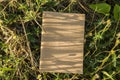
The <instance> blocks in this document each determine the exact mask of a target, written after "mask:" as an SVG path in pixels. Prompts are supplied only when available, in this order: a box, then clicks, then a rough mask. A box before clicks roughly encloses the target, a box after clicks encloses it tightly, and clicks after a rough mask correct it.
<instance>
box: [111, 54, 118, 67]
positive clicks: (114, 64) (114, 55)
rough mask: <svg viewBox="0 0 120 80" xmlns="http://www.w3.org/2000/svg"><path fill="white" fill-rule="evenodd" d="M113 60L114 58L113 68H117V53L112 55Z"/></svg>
mask: <svg viewBox="0 0 120 80" xmlns="http://www.w3.org/2000/svg"><path fill="white" fill-rule="evenodd" d="M112 58H113V66H114V67H116V59H117V57H116V54H115V53H113V54H112Z"/></svg>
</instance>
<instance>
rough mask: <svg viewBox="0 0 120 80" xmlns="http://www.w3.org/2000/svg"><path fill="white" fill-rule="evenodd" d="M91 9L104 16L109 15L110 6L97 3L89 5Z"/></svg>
mask: <svg viewBox="0 0 120 80" xmlns="http://www.w3.org/2000/svg"><path fill="white" fill-rule="evenodd" d="M89 6H90V8H91V9H93V10H95V11H96V12H98V13H102V14H104V15H109V12H110V9H111V6H110V5H109V4H107V3H99V4H91V5H89Z"/></svg>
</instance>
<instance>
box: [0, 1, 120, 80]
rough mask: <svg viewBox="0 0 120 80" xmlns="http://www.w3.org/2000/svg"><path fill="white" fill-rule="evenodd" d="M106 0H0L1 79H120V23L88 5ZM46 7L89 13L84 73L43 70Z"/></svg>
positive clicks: (61, 10) (48, 8)
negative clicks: (42, 36) (42, 48)
mask: <svg viewBox="0 0 120 80" xmlns="http://www.w3.org/2000/svg"><path fill="white" fill-rule="evenodd" d="M105 1H106V3H108V4H110V5H111V6H114V5H115V4H118V3H117V0H115V1H113V0H111V2H109V1H107V0H104V1H100V0H97V1H96V0H89V1H88V0H83V1H79V0H4V1H2V0H0V80H119V79H120V63H119V61H120V46H119V45H120V27H119V26H120V23H119V21H116V20H114V18H113V13H110V16H105V15H103V14H99V13H96V12H95V11H94V10H91V9H90V7H89V6H88V5H90V4H92V3H101V2H105ZM118 2H119V1H118ZM43 11H57V12H68V13H84V14H86V25H85V48H84V74H83V75H80V74H63V73H40V71H39V58H40V34H41V30H42V28H41V24H42V22H41V21H42V12H43Z"/></svg>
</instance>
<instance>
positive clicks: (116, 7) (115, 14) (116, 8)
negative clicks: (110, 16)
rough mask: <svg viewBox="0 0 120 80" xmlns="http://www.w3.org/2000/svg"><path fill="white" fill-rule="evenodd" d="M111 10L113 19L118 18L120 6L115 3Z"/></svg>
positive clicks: (119, 16)
mask: <svg viewBox="0 0 120 80" xmlns="http://www.w3.org/2000/svg"><path fill="white" fill-rule="evenodd" d="M113 12H114V18H115V20H120V6H119V5H117V4H116V5H115V6H114V10H113Z"/></svg>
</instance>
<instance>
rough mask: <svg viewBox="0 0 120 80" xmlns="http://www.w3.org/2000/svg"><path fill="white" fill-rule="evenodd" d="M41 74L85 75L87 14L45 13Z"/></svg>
mask: <svg viewBox="0 0 120 80" xmlns="http://www.w3.org/2000/svg"><path fill="white" fill-rule="evenodd" d="M42 20H43V22H42V27H43V32H42V37H41V56H40V71H41V72H59V73H79V74H82V73H83V50H84V49H83V47H84V24H85V15H84V14H76V13H59V12H47V11H46V12H43V19H42Z"/></svg>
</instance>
